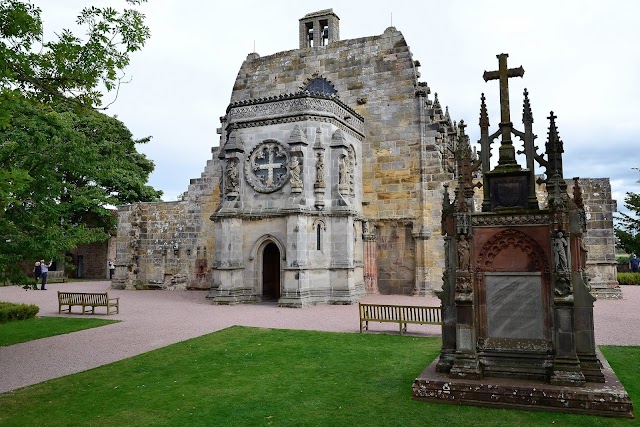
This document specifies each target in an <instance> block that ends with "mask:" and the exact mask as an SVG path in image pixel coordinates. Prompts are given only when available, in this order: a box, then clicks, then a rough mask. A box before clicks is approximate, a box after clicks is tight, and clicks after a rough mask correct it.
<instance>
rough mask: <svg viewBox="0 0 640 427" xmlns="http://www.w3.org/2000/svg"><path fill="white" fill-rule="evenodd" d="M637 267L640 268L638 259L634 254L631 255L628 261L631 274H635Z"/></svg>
mask: <svg viewBox="0 0 640 427" xmlns="http://www.w3.org/2000/svg"><path fill="white" fill-rule="evenodd" d="M638 267H640V258H638V257H637V256H636V254H633V255H631V259H630V260H629V268H630V269H631V271H632V272H634V273H637V272H638Z"/></svg>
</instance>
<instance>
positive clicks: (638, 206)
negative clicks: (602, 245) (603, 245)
mask: <svg viewBox="0 0 640 427" xmlns="http://www.w3.org/2000/svg"><path fill="white" fill-rule="evenodd" d="M624 207H625V208H626V209H628V210H629V212H630V213H631V214H632V215H629V214H626V213H620V216H619V218H618V225H617V226H616V227H615V233H616V237H617V238H618V246H619V247H621V248H622V249H624V250H625V252H627V253H628V254H639V255H640V219H639V218H640V194H637V193H627V195H626V196H625V198H624Z"/></svg>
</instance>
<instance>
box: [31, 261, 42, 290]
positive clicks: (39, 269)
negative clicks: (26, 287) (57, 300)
mask: <svg viewBox="0 0 640 427" xmlns="http://www.w3.org/2000/svg"><path fill="white" fill-rule="evenodd" d="M41 274H42V267H40V261H36V265H35V267H33V277H34V278H35V279H36V282H35V283H34V284H33V289H34V290H36V291H37V290H38V279H40V275H41Z"/></svg>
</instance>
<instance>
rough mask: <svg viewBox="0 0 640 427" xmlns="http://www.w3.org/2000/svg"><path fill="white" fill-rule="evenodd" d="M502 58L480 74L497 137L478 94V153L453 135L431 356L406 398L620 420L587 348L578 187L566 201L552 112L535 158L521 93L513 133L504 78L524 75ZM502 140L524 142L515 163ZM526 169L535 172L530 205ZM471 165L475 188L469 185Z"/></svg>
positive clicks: (603, 368)
mask: <svg viewBox="0 0 640 427" xmlns="http://www.w3.org/2000/svg"><path fill="white" fill-rule="evenodd" d="M507 58H508V55H507V54H500V55H498V60H499V68H498V70H497V71H491V72H487V71H485V73H484V76H483V77H484V80H485V81H489V80H499V83H500V111H501V120H500V124H499V130H498V131H497V132H495V133H493V134H489V120H488V115H487V108H486V103H485V101H486V99H485V97H484V94H483V95H482V97H481V108H480V130H481V133H480V135H481V136H480V154H479V158H478V159H477V160H473V159H472V156H471V147H470V144H469V140H468V138H462V139H463V141H461V144H459V146H458V149H457V151H456V161H457V168H458V171H459V174H458V182H457V184H458V185H457V188H456V189H455V197H454V200H453V202H452V201H451V200H450V197H449V194H448V192H447V191H446V190H445V195H444V199H443V207H442V211H443V213H442V233H443V235H444V240H445V257H446V262H445V271H444V274H443V280H444V283H443V290H442V292H440V293H439V297H440V299H441V301H442V308H443V319H444V324H443V329H442V351H441V353H440V356H439V357H438V359H437V360H435V361H434V362H433V363H432V364H431V365H430V366H429V367H427V369H426V370H425V371H424V372H423V373H422V374H421V375H420V376H419V377H418V378H417V379H416V381H415V382H414V385H413V397H414V398H415V399H419V400H427V401H436V402H448V403H467V404H474V405H482V406H499V407H519V408H527V409H536V408H539V409H554V410H562V411H570V412H584V413H589V414H599V415H610V416H624V417H631V416H632V415H631V411H632V403H631V400H630V399H629V397H628V395H627V394H626V392H625V390H624V388H623V387H622V385H621V384H620V383H619V382H618V380H617V378H616V377H615V374H614V373H613V371H611V368H610V367H609V366H608V364H607V362H606V360H605V359H604V358H603V356H602V355H601V354H600V353H599V352H598V350H597V348H596V345H595V339H594V329H593V302H594V300H595V298H594V297H593V296H592V295H591V294H590V292H589V290H590V288H589V278H588V275H587V273H586V265H587V264H586V263H587V248H586V246H585V243H584V237H585V236H584V235H585V232H586V229H587V227H586V215H585V208H584V201H583V197H582V189H581V187H580V180H579V179H578V178H573V182H574V184H573V188H572V197H570V196H569V194H568V191H567V183H566V181H565V179H564V177H563V167H562V153H563V143H562V140H561V139H560V137H559V134H558V130H557V127H556V116H555V115H554V114H553V112H551V114H550V115H549V117H548V119H549V133H548V138H547V142H546V146H545V152H544V153H542V154H538V153H537V147H535V146H534V139H535V135H534V134H533V131H532V123H533V115H532V112H531V106H530V102H529V94H528V92H527V90H526V89H525V91H524V106H523V120H522V122H523V124H524V131H519V130H516V129H514V127H513V123H512V122H511V118H510V110H509V87H508V79H509V78H513V77H523V75H524V69H523V68H522V67H518V68H508V66H507ZM460 128H461V132H462V135H463V137H464V126H463V125H462V124H461V125H460ZM514 135H515V136H517V137H518V138H520V139H521V140H522V141H523V143H524V149H523V151H519V152H518V153H519V154H524V155H525V158H526V167H524V168H523V167H521V166H520V165H519V164H518V162H517V160H516V151H515V148H514V144H513V141H512V136H514ZM498 136H501V143H500V147H499V158H498V162H497V165H496V167H495V168H494V169H492V170H491V168H490V162H489V160H490V156H491V154H490V153H491V143H492V141H493V140H494V139H496V138H497V137H498ZM536 162H537V163H538V164H539V165H540V166H542V167H544V168H545V179H544V180H543V183H544V184H546V185H545V187H546V192H547V195H546V201H547V204H546V206H545V207H544V208H542V209H541V208H540V207H539V204H538V202H537V199H536V194H535V185H536V181H535V171H534V166H535V163H536ZM478 169H480V170H481V171H482V184H480V183H479V182H477V183H474V180H473V179H472V177H473V173H474V171H476V170H478ZM476 187H483V198H482V209H481V211H475V210H474V207H473V204H474V192H475V191H474V190H475V188H476ZM445 189H447V187H445Z"/></svg>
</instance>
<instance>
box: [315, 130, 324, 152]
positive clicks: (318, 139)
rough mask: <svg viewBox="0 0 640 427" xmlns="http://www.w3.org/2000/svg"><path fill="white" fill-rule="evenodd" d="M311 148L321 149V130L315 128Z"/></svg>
mask: <svg viewBox="0 0 640 427" xmlns="http://www.w3.org/2000/svg"><path fill="white" fill-rule="evenodd" d="M313 148H316V149H317V148H323V147H322V129H320V128H316V140H315V143H314V144H313Z"/></svg>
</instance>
